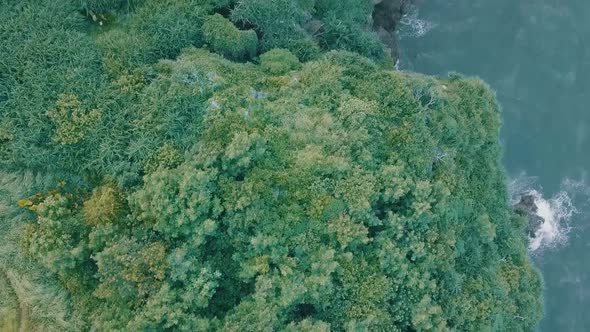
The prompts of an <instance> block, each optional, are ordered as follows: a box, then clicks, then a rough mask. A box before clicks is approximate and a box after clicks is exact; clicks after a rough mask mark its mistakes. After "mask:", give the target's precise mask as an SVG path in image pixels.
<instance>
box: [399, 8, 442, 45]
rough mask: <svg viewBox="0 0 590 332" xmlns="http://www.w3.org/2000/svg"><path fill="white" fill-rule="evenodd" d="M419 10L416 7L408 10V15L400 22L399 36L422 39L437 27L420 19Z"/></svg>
mask: <svg viewBox="0 0 590 332" xmlns="http://www.w3.org/2000/svg"><path fill="white" fill-rule="evenodd" d="M418 15H419V13H418V9H417V8H416V7H415V6H412V7H410V8H409V9H407V10H406V14H404V16H402V18H401V20H400V22H399V23H400V25H401V26H400V28H399V29H398V34H399V36H400V37H413V38H417V37H422V36H424V35H425V34H427V33H428V32H429V31H430V30H432V29H433V28H435V27H436V24H435V23H433V22H430V21H427V20H423V19H420V18H419V17H418Z"/></svg>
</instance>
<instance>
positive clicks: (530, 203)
mask: <svg viewBox="0 0 590 332" xmlns="http://www.w3.org/2000/svg"><path fill="white" fill-rule="evenodd" d="M513 208H514V211H515V212H516V213H517V214H519V215H521V216H523V217H525V218H526V219H527V221H528V226H527V233H528V235H529V236H530V237H535V234H536V233H537V231H538V230H539V228H541V226H542V225H543V223H544V222H545V219H543V217H541V216H539V215H538V214H537V212H538V208H537V204H536V203H535V196H534V195H532V194H524V195H522V196H521V197H520V201H519V202H518V203H516V204H514V206H513Z"/></svg>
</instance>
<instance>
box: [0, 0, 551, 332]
mask: <svg viewBox="0 0 590 332" xmlns="http://www.w3.org/2000/svg"><path fill="white" fill-rule="evenodd" d="M398 2H399V1H398ZM392 3H393V1H388V0H384V1H370V0H366V1H360V0H272V1H270V0H133V1H132V0H35V1H33V0H3V3H2V8H1V9H0V330H1V331H4V330H6V331H17V330H25V331H431V330H433V331H445V330H449V331H531V330H534V329H535V327H536V325H537V323H538V321H539V320H540V318H541V315H542V302H543V299H542V282H541V279H540V276H539V274H538V272H537V270H536V269H535V268H534V266H533V265H532V264H531V262H530V260H529V257H528V255H527V249H526V245H527V239H526V234H525V229H526V224H527V223H526V221H525V220H524V219H523V218H522V217H519V216H517V215H516V214H515V213H514V212H513V211H512V209H511V207H510V205H509V203H508V193H507V189H506V185H505V182H506V179H505V174H504V170H503V168H502V166H501V164H500V158H501V155H502V150H501V147H500V144H499V128H500V125H501V123H500V109H499V106H498V104H497V102H496V98H495V96H494V93H493V92H492V91H491V90H490V88H489V87H488V86H487V85H486V84H485V83H483V82H482V81H480V80H479V79H477V78H470V77H464V76H461V75H459V74H451V75H449V77H448V78H445V79H441V78H435V77H428V76H423V75H419V74H415V73H408V72H400V71H397V70H395V68H394V66H393V64H394V63H395V59H394V57H395V52H394V51H393V50H392V49H391V48H390V47H389V46H390V45H388V42H387V41H386V40H384V38H383V33H382V32H383V29H382V27H381V30H379V29H377V28H376V24H375V22H376V21H377V19H378V20H383V15H382V13H381V14H379V15H376V12H375V10H376V8H378V7H376V6H381V7H380V8H386V9H387V8H389V9H391V8H392V6H391V4H392ZM392 54H393V56H392Z"/></svg>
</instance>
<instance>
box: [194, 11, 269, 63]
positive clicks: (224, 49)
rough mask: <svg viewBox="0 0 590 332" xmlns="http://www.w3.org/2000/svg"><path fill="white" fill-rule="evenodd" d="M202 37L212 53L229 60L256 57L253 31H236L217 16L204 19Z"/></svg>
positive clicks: (230, 23) (256, 45)
mask: <svg viewBox="0 0 590 332" xmlns="http://www.w3.org/2000/svg"><path fill="white" fill-rule="evenodd" d="M203 35H204V37H205V43H207V44H208V45H209V48H210V49H211V50H212V51H214V52H216V53H219V54H221V55H223V56H225V57H227V58H229V59H233V60H249V59H251V58H252V57H254V56H255V55H256V50H257V48H258V37H257V36H256V33H255V32H254V30H247V31H241V30H238V28H236V27H235V26H234V25H233V24H232V22H231V21H230V20H228V19H226V18H225V17H223V16H221V15H219V14H215V15H212V16H208V17H207V18H205V22H204V23H203Z"/></svg>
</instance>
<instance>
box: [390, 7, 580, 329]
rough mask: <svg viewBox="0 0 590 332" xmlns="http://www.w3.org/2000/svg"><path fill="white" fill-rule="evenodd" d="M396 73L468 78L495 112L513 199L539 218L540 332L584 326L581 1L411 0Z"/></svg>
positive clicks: (535, 251) (535, 243) (534, 247)
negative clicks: (533, 207) (488, 93)
mask: <svg viewBox="0 0 590 332" xmlns="http://www.w3.org/2000/svg"><path fill="white" fill-rule="evenodd" d="M399 36H400V38H401V52H402V54H401V59H400V62H399V64H398V66H399V68H401V69H402V70H413V71H417V72H422V73H426V74H434V75H441V76H445V75H447V74H448V73H449V72H453V71H454V72H460V73H464V74H467V75H476V76H479V77H481V78H483V79H484V80H486V81H487V82H488V83H489V84H490V86H491V87H492V88H493V89H494V90H495V91H496V93H497V96H498V100H499V101H500V103H501V105H502V108H503V128H502V135H501V136H502V145H503V147H504V160H503V162H504V165H505V166H506V169H507V171H508V174H509V176H510V183H509V186H510V189H511V193H512V194H513V197H512V199H513V200H516V199H518V195H521V194H523V193H530V194H532V195H534V197H535V202H536V203H537V207H538V209H539V210H538V214H540V215H541V216H543V217H544V218H545V220H547V222H546V223H545V224H544V225H543V227H542V228H541V229H540V230H539V232H538V233H537V236H536V237H535V239H532V240H531V242H530V244H529V251H530V255H531V257H533V259H534V261H535V263H536V265H537V266H538V267H539V268H540V270H541V272H542V273H543V277H544V280H545V288H546V289H545V317H544V319H543V321H542V322H541V324H540V326H539V330H540V331H590V187H589V186H588V184H589V183H590V179H589V175H590V174H589V172H590V1H588V0H495V1H491V0H417V3H416V7H415V8H414V9H412V10H410V11H409V13H408V14H407V15H406V17H405V18H404V20H403V21H402V27H401V29H400V31H399Z"/></svg>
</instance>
